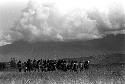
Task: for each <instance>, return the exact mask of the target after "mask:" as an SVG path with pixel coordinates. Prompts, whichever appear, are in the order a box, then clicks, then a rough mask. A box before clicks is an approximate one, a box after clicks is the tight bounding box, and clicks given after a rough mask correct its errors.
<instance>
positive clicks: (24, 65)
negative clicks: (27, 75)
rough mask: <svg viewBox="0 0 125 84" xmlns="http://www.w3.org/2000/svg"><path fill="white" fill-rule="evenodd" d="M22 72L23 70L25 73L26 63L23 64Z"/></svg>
mask: <svg viewBox="0 0 125 84" xmlns="http://www.w3.org/2000/svg"><path fill="white" fill-rule="evenodd" d="M23 70H24V72H26V71H27V63H26V62H24V63H23Z"/></svg>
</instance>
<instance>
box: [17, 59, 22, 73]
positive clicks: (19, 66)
mask: <svg viewBox="0 0 125 84" xmlns="http://www.w3.org/2000/svg"><path fill="white" fill-rule="evenodd" d="M17 67H18V70H19V72H21V70H22V64H21V61H20V60H19V61H18V63H17Z"/></svg>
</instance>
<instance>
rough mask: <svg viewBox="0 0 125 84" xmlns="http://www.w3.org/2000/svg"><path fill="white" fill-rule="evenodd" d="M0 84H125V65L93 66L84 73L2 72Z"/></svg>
mask: <svg viewBox="0 0 125 84" xmlns="http://www.w3.org/2000/svg"><path fill="white" fill-rule="evenodd" d="M0 84H125V65H117V64H114V65H110V66H101V65H97V66H95V65H92V66H91V67H90V69H89V70H86V71H85V70H84V71H82V72H62V71H54V72H27V73H24V72H22V73H19V72H15V71H14V72H0Z"/></svg>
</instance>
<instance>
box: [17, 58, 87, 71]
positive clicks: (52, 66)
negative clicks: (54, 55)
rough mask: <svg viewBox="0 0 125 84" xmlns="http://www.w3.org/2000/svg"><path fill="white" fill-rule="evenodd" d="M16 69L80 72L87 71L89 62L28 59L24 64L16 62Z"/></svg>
mask: <svg viewBox="0 0 125 84" xmlns="http://www.w3.org/2000/svg"><path fill="white" fill-rule="evenodd" d="M17 68H18V70H19V72H22V71H24V72H31V71H38V72H39V71H42V72H46V71H55V70H62V71H78V70H79V71H82V70H84V69H89V61H88V60H87V61H84V62H77V61H68V62H67V61H66V60H63V59H60V60H42V59H41V60H36V59H34V60H31V59H28V60H27V61H26V62H21V61H18V62H17Z"/></svg>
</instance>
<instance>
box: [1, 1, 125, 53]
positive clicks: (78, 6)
mask: <svg viewBox="0 0 125 84" xmlns="http://www.w3.org/2000/svg"><path fill="white" fill-rule="evenodd" d="M119 34H123V35H124V34H125V1H124V0H1V1H0V48H2V47H4V46H6V45H7V44H12V46H13V45H14V43H15V45H18V44H16V42H18V41H25V42H28V43H33V45H35V44H37V42H41V43H44V42H46V43H48V42H55V43H56V42H64V44H65V42H71V43H72V42H74V41H82V42H83V43H82V44H81V45H83V44H84V41H89V42H88V44H86V43H85V44H84V45H86V46H88V48H91V47H93V46H94V45H95V44H93V43H91V41H93V40H97V41H98V40H99V39H103V38H105V37H106V36H108V35H114V36H116V35H119ZM104 41H105V40H104ZM106 41H107V40H106ZM111 41H114V40H111ZM115 41H116V40H115ZM119 41H120V40H119ZM122 41H123V40H122ZM100 42H101V43H100ZM100 42H99V44H102V43H104V44H105V42H102V41H100ZM97 43H98V42H97ZM110 43H112V42H109V43H107V44H108V45H109V44H110ZM117 43H119V42H116V43H114V44H117ZM24 44H25V43H24ZM24 44H23V43H22V45H24ZM114 44H113V45H114ZM46 45H48V44H46ZM54 45H55V44H54ZM96 45H97V44H96ZM108 45H107V46H108ZM118 45H119V44H118ZM55 46H57V45H55ZM74 47H75V46H74ZM97 47H98V45H97V46H96V47H94V48H97ZM100 47H104V46H100ZM14 48H15V47H14ZM33 48H34V47H33ZM94 48H93V49H94ZM104 48H105V47H104ZM115 48H116V47H115ZM10 49H11V48H10ZM71 49H72V48H71ZM106 49H108V48H106ZM109 49H111V48H109ZM3 50H4V49H2V51H0V55H3V52H4V51H3ZM5 50H6V49H5ZM64 50H65V49H64ZM83 50H84V52H85V51H86V50H85V49H83ZM95 50H96V49H95ZM60 51H61V50H60ZM60 51H59V52H60ZM62 51H63V50H62ZM72 52H73V51H72ZM92 52H93V51H92ZM1 53H2V54H1ZM6 53H7V52H6ZM32 53H33V52H32ZM88 53H89V52H88ZM16 55H17V53H16ZM30 55H31V54H30Z"/></svg>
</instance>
